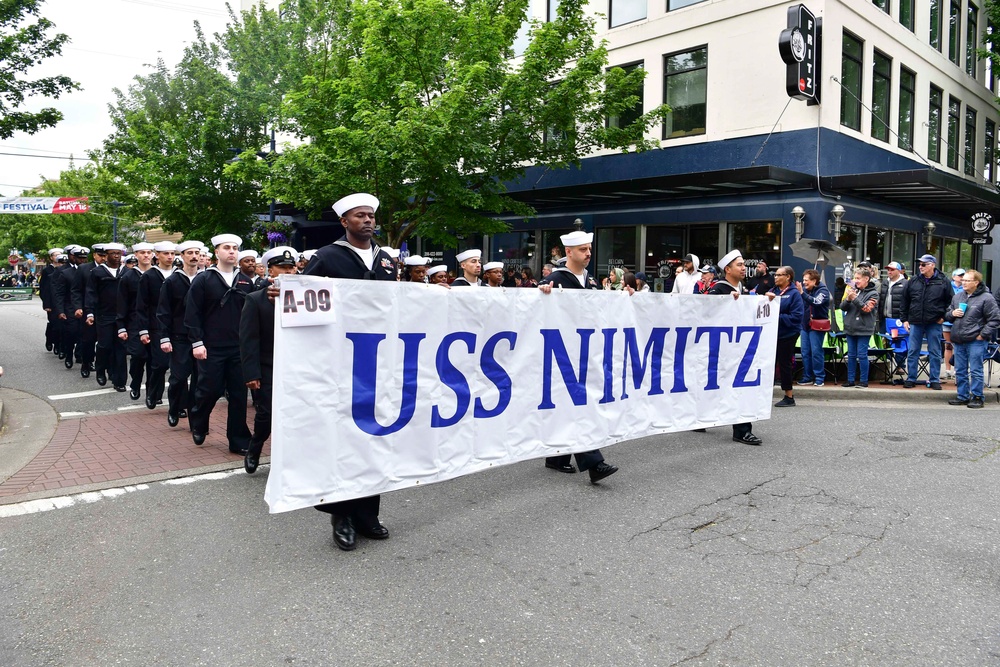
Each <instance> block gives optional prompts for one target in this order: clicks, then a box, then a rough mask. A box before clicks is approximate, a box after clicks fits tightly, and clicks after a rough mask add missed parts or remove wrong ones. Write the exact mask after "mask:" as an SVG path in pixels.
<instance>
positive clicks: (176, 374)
mask: <svg viewBox="0 0 1000 667" xmlns="http://www.w3.org/2000/svg"><path fill="white" fill-rule="evenodd" d="M201 248H202V245H201V242H199V241H185V242H184V243H181V244H179V245H178V246H177V252H178V253H179V254H180V259H181V262H182V263H181V268H180V269H179V270H174V272H173V273H171V274H170V275H169V276H168V277H167V278H166V279H165V280H164V281H163V285H161V287H160V296H159V300H158V301H157V305H156V324H157V327H156V329H157V330H158V331H159V335H160V339H159V340H156V339H155V338H153V339H152V341H153V344H154V345H159V346H160V350H161V351H162V352H163V353H164V354H169V355H170V382H169V383H168V385H167V424H168V425H169V426H171V427H174V426H177V422H178V421H179V420H180V419H181V418H182V417H187V416H188V410H190V408H191V402H192V399H193V398H194V389H193V387H194V384H195V383H196V382H197V381H198V368H197V366H195V363H194V357H193V356H191V339H190V338H189V337H188V330H187V327H185V326H184V304H185V303H186V299H187V293H188V290H190V289H191V281H192V280H194V277H195V276H196V275H198V264H199V263H200V262H201ZM189 379H190V387H189V385H188V380H189ZM146 407H147V408H148V407H149V405H148V404H147V405H146Z"/></svg>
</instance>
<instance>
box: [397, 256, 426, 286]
mask: <svg viewBox="0 0 1000 667" xmlns="http://www.w3.org/2000/svg"><path fill="white" fill-rule="evenodd" d="M430 263H431V260H429V259H427V258H426V257H421V256H420V255H410V256H409V257H407V258H406V259H404V260H403V278H402V279H403V282H405V283H423V282H427V267H428V265H429V264H430Z"/></svg>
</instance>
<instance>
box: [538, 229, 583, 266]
mask: <svg viewBox="0 0 1000 667" xmlns="http://www.w3.org/2000/svg"><path fill="white" fill-rule="evenodd" d="M571 231H573V230H572V229H547V230H545V231H543V232H542V243H541V245H540V246H539V248H538V252H537V253H536V255H537V256H538V266H532V267H531V268H532V269H533V270H535V271H536V273H538V275H541V272H542V267H543V266H545V265H546V264H555V263H556V261H557V260H560V259H562V258H563V257H564V256H565V252H566V249H565V248H564V247H563V244H562V241H561V240H560V239H559V237H560V236H563V235H564V234H569V233H570V232H571Z"/></svg>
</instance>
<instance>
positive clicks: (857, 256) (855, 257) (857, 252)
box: [837, 224, 865, 267]
mask: <svg viewBox="0 0 1000 667" xmlns="http://www.w3.org/2000/svg"><path fill="white" fill-rule="evenodd" d="M864 238H865V228H864V227H862V226H861V225H847V224H845V225H841V226H840V236H839V237H837V245H839V246H840V247H841V248H843V249H844V250H846V251H847V261H849V262H850V263H851V266H852V267H853V266H854V265H856V264H857V263H858V262H860V261H861V260H862V259H863V256H862V254H861V244H862V242H863V241H864Z"/></svg>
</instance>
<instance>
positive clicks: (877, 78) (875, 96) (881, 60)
mask: <svg viewBox="0 0 1000 667" xmlns="http://www.w3.org/2000/svg"><path fill="white" fill-rule="evenodd" d="M872 65H873V68H872V136H873V137H875V138H876V139H878V140H879V141H889V103H890V99H891V97H892V58H890V57H889V56H887V55H885V54H884V53H879V52H878V51H876V52H875V58H874V61H873V63H872Z"/></svg>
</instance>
